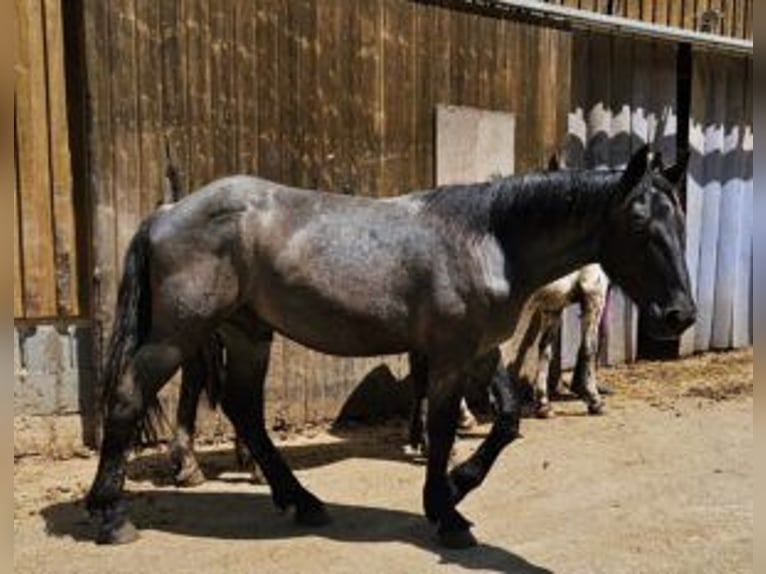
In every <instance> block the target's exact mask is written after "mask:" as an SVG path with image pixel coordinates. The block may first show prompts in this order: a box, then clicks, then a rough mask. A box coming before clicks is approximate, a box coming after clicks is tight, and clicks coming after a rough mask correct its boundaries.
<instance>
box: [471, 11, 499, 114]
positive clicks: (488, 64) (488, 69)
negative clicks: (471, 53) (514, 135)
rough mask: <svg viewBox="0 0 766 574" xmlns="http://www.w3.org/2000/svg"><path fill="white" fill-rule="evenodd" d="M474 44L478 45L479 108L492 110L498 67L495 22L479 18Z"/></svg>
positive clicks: (488, 18) (487, 18)
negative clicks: (493, 81)
mask: <svg viewBox="0 0 766 574" xmlns="http://www.w3.org/2000/svg"><path fill="white" fill-rule="evenodd" d="M474 30H475V35H474V43H475V45H476V56H477V57H476V80H477V88H478V96H477V106H478V107H480V108H482V109H487V110H489V109H493V108H492V77H493V76H494V74H495V67H496V52H497V46H496V42H497V40H496V38H495V20H494V18H490V17H487V16H479V17H478V18H477V19H476V22H475V27H474Z"/></svg>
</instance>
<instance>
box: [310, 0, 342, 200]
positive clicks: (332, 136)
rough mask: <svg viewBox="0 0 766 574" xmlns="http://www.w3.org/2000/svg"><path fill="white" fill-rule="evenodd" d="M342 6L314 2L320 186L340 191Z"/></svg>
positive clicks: (335, 3) (335, 0)
mask: <svg viewBox="0 0 766 574" xmlns="http://www.w3.org/2000/svg"><path fill="white" fill-rule="evenodd" d="M342 10H343V7H342V6H341V5H340V3H339V2H338V1H337V0H331V1H329V2H319V3H317V41H318V43H319V53H318V56H317V96H318V99H319V109H320V116H319V121H320V129H319V133H320V135H321V137H320V140H319V149H320V150H321V156H320V164H319V165H320V188H321V189H327V190H340V187H341V183H342V181H343V173H342V171H343V166H342V162H343V161H344V158H346V157H347V154H344V151H343V150H342V146H343V145H344V144H345V142H344V141H343V131H342V126H341V123H342V118H341V109H340V103H339V101H338V95H339V94H340V93H341V92H342V91H343V90H344V86H343V83H342V77H341V73H342V71H341V66H342V59H341V54H342V49H343V48H342V46H340V37H339V36H340V29H341V27H342V26H344V22H343V21H342Z"/></svg>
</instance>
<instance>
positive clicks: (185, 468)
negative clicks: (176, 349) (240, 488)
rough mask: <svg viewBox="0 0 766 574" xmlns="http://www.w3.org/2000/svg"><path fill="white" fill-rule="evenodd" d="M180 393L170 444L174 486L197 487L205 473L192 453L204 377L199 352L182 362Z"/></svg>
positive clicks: (203, 361)
mask: <svg viewBox="0 0 766 574" xmlns="http://www.w3.org/2000/svg"><path fill="white" fill-rule="evenodd" d="M181 373H182V376H181V392H180V396H179V398H178V410H177V411H176V430H175V434H174V435H173V440H172V442H171V444H170V461H171V463H172V465H173V478H174V480H175V482H176V484H177V485H178V486H197V485H199V484H202V483H203V482H205V475H204V474H203V473H202V470H201V469H200V467H199V464H198V463H197V458H196V457H195V456H194V432H195V427H196V420H197V405H198V403H199V398H200V395H201V394H202V388H203V386H204V383H205V378H206V376H208V372H207V368H206V364H205V357H204V355H203V353H202V352H201V351H200V352H198V353H195V354H194V355H193V356H191V357H189V358H188V359H186V360H185V361H184V362H183V365H182V367H181Z"/></svg>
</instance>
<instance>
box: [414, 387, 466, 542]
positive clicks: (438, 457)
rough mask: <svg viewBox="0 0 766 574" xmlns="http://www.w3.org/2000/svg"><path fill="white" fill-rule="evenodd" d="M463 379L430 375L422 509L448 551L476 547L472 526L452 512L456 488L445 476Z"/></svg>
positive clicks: (453, 510)
mask: <svg viewBox="0 0 766 574" xmlns="http://www.w3.org/2000/svg"><path fill="white" fill-rule="evenodd" d="M462 376H463V375H462V373H459V372H458V373H454V372H453V373H449V374H446V373H444V374H434V373H433V372H432V373H431V374H430V376H429V388H428V403H429V405H428V419H427V423H426V424H427V429H428V443H429V447H428V466H427V470H426V483H425V487H424V489H423V507H424V510H425V514H426V516H427V517H428V519H429V520H430V521H431V522H435V523H437V524H438V533H439V539H440V541H441V543H442V544H443V545H444V546H446V547H448V548H466V547H468V546H473V545H475V544H476V539H475V538H474V537H473V535H472V534H471V531H470V527H471V523H470V522H468V520H466V519H465V518H463V516H461V515H460V513H459V512H458V511H457V510H456V509H455V504H456V499H457V497H456V492H455V487H454V485H453V484H452V482H451V480H450V478H449V476H448V474H447V464H448V463H449V459H450V453H451V452H452V445H453V444H454V442H455V431H456V428H457V418H458V413H459V411H460V399H461V397H462V394H463V384H462V383H463V380H462Z"/></svg>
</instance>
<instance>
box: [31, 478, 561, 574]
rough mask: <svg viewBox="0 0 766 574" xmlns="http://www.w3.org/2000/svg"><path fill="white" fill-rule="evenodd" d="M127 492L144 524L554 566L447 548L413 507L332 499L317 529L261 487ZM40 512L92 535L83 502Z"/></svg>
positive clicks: (462, 561)
mask: <svg viewBox="0 0 766 574" xmlns="http://www.w3.org/2000/svg"><path fill="white" fill-rule="evenodd" d="M129 498H130V500H129V504H130V515H131V518H132V519H133V521H134V523H135V524H136V526H137V527H138V528H139V529H141V530H144V529H150V530H159V531H161V532H166V533H171V534H179V535H182V536H192V537H196V538H213V539H218V540H221V539H223V540H278V539H288V538H300V537H303V536H312V537H322V538H326V539H329V540H335V541H339V542H351V543H353V542H368V543H369V542H380V543H391V542H399V543H402V544H408V545H411V546H415V547H417V548H420V549H423V550H426V551H429V552H433V553H434V554H435V555H437V556H439V559H440V563H441V564H445V565H454V566H457V567H460V568H464V569H467V570H490V571H493V572H518V573H544V572H551V571H550V570H548V569H545V568H542V567H540V566H536V565H534V564H532V563H530V562H529V561H527V560H525V559H524V558H522V557H521V556H518V555H516V554H514V553H512V552H510V551H508V550H505V549H504V548H500V547H497V546H493V545H490V544H480V545H479V546H477V547H475V548H472V549H470V550H463V551H456V550H447V549H444V548H442V547H440V546H438V544H437V542H436V539H435V532H434V530H433V527H431V526H430V525H429V524H428V522H427V521H426V520H425V518H424V517H422V516H420V515H419V514H415V513H411V512H403V511H399V510H387V509H383V508H375V507H371V506H356V505H354V506H350V505H345V504H333V503H328V504H327V510H328V512H329V513H330V515H331V516H332V519H333V521H332V523H331V524H329V525H327V526H325V527H323V528H320V529H308V528H305V527H299V526H297V525H295V524H294V523H293V521H292V519H291V518H290V517H289V516H286V515H282V514H280V513H279V512H278V511H276V510H275V509H274V506H273V505H272V502H271V498H270V497H269V496H267V495H264V494H243V493H203V492H188V491H175V492H163V491H154V492H144V493H140V494H134V495H131V496H130V497H129ZM42 516H43V518H44V520H45V523H46V529H47V532H48V533H49V534H50V535H52V536H59V537H69V538H73V539H74V540H77V541H81V542H89V543H92V542H93V539H94V534H95V532H94V530H95V527H94V524H93V523H92V522H91V521H90V520H89V519H88V518H87V516H86V515H85V511H84V509H83V507H82V505H81V503H74V502H67V503H59V504H54V505H51V506H49V507H47V508H45V509H43V511H42ZM138 544H141V542H140V541H139V542H138ZM105 552H108V549H105Z"/></svg>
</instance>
